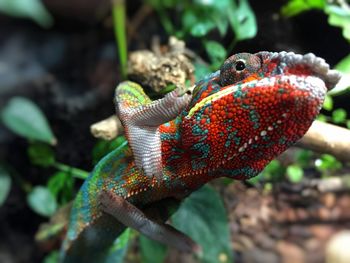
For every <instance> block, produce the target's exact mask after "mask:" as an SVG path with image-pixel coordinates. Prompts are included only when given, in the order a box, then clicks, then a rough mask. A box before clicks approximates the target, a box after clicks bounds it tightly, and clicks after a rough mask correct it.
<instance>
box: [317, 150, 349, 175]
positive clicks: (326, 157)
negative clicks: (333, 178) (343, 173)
mask: <svg viewBox="0 0 350 263" xmlns="http://www.w3.org/2000/svg"><path fill="white" fill-rule="evenodd" d="M315 166H316V169H317V170H319V171H321V172H324V171H327V170H338V169H340V168H342V164H341V162H339V161H338V160H337V159H336V158H335V157H334V156H332V155H330V154H322V155H321V157H320V158H319V159H317V160H316V161H315Z"/></svg>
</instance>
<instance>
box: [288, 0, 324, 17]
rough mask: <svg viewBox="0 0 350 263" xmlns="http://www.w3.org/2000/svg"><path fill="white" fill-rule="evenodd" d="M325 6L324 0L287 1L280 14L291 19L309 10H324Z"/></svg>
mask: <svg viewBox="0 0 350 263" xmlns="http://www.w3.org/2000/svg"><path fill="white" fill-rule="evenodd" d="M325 6H326V1H325V0H289V1H288V3H287V4H285V5H284V6H283V7H282V8H281V13H282V15H283V16H285V17H291V16H295V15H298V14H300V13H302V12H305V11H308V10H311V9H324V8H325Z"/></svg>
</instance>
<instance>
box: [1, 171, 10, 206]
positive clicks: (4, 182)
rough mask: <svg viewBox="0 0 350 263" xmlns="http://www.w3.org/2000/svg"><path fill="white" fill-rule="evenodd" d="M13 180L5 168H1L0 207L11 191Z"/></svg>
mask: <svg viewBox="0 0 350 263" xmlns="http://www.w3.org/2000/svg"><path fill="white" fill-rule="evenodd" d="M11 184H12V179H11V177H10V175H9V173H8V172H7V171H6V170H5V168H4V167H2V166H0V207H1V205H2V204H3V203H4V202H5V200H6V198H7V196H8V194H9V193H10V190H11Z"/></svg>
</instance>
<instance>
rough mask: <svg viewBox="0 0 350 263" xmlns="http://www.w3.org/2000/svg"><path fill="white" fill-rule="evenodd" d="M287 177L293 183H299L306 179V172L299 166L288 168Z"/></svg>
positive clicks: (294, 165)
mask: <svg viewBox="0 0 350 263" xmlns="http://www.w3.org/2000/svg"><path fill="white" fill-rule="evenodd" d="M287 177H288V179H289V180H290V181H291V182H292V183H299V182H301V180H302V179H303V177H304V170H303V169H302V168H301V167H300V166H299V165H297V164H292V165H289V166H288V167H287Z"/></svg>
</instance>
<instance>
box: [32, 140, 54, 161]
mask: <svg viewBox="0 0 350 263" xmlns="http://www.w3.org/2000/svg"><path fill="white" fill-rule="evenodd" d="M27 153H28V156H29V159H30V161H31V163H32V164H35V165H39V166H43V167H48V166H50V165H52V164H54V163H55V153H54V151H53V150H52V148H51V147H50V146H49V145H47V144H44V143H41V142H33V143H31V144H30V145H29V147H28V148H27Z"/></svg>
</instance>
